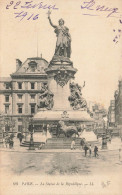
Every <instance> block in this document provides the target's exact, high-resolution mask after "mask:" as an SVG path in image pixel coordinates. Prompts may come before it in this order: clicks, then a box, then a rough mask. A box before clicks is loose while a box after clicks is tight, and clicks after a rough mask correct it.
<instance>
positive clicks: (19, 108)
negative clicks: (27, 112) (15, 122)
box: [5, 105, 35, 114]
mask: <svg viewBox="0 0 122 195" xmlns="http://www.w3.org/2000/svg"><path fill="white" fill-rule="evenodd" d="M30 107H31V114H34V113H35V105H30ZM5 113H6V114H9V105H5ZM18 113H19V114H22V113H23V105H18Z"/></svg>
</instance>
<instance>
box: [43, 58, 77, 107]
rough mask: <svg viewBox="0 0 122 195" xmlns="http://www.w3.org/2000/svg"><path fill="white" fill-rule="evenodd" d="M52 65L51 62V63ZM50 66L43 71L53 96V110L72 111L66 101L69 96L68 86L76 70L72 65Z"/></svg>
mask: <svg viewBox="0 0 122 195" xmlns="http://www.w3.org/2000/svg"><path fill="white" fill-rule="evenodd" d="M52 63H53V62H52ZM52 63H51V64H50V65H49V68H47V69H46V70H45V71H46V73H47V75H48V87H49V90H50V91H51V92H52V93H53V94H54V97H53V100H54V106H53V110H72V108H71V106H70V102H69V100H68V98H69V96H70V87H69V84H70V83H71V80H72V79H74V75H75V73H76V71H77V69H75V68H73V65H72V64H64V63H61V62H60V63H59V64H58V65H57V64H56V65H55V64H52Z"/></svg>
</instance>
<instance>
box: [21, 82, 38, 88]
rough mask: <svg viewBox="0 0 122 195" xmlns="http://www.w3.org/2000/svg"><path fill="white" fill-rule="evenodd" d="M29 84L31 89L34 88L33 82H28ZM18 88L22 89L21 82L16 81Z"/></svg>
mask: <svg viewBox="0 0 122 195" xmlns="http://www.w3.org/2000/svg"><path fill="white" fill-rule="evenodd" d="M30 84H31V89H35V83H30ZM18 89H22V83H21V82H19V83H18Z"/></svg>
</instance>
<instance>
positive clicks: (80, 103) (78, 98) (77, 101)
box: [69, 82, 87, 110]
mask: <svg viewBox="0 0 122 195" xmlns="http://www.w3.org/2000/svg"><path fill="white" fill-rule="evenodd" d="M84 86H85V82H84V84H83V86H82V87H80V86H79V85H78V84H77V83H74V82H73V83H70V92H71V95H70V96H69V101H70V105H71V106H72V107H73V109H74V110H79V109H81V108H87V102H86V100H85V99H84V98H83V97H82V92H81V91H82V88H83V87H84Z"/></svg>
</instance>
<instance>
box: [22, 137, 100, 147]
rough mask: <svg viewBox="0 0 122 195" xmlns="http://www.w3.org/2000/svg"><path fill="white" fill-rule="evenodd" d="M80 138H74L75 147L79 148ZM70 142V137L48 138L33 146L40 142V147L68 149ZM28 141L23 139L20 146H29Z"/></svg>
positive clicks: (37, 145)
mask: <svg viewBox="0 0 122 195" xmlns="http://www.w3.org/2000/svg"><path fill="white" fill-rule="evenodd" d="M80 141H81V139H80V138H76V139H75V148H76V149H78V148H81V145H80ZM71 142H72V139H71V138H49V139H47V142H46V143H44V142H34V146H35V148H38V147H39V146H40V144H41V143H42V144H43V146H42V149H70V148H71ZM87 143H88V144H91V145H99V143H98V141H94V142H87ZM29 145H30V142H29V141H24V142H22V144H21V146H22V147H29Z"/></svg>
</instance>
